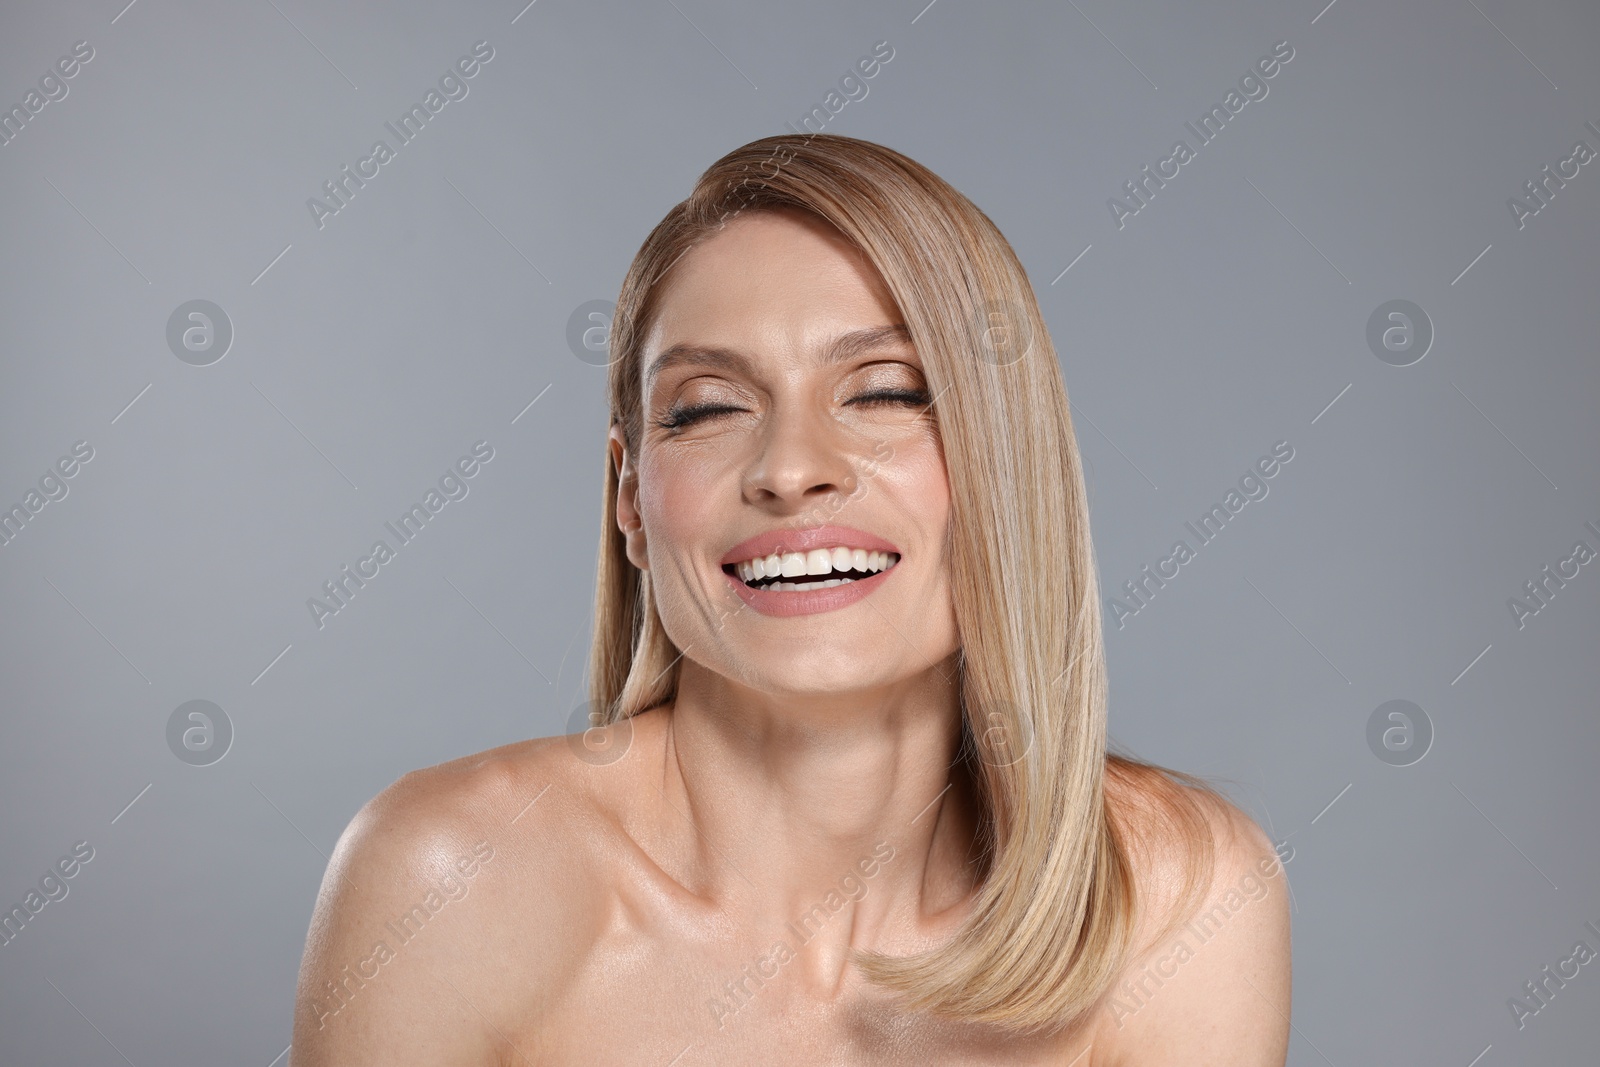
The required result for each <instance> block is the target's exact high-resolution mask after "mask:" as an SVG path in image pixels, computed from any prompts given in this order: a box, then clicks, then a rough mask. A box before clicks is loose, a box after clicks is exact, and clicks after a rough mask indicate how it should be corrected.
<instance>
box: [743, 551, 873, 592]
mask: <svg viewBox="0 0 1600 1067" xmlns="http://www.w3.org/2000/svg"><path fill="white" fill-rule="evenodd" d="M898 562H900V554H899V553H898V552H869V551H867V550H866V549H861V548H854V549H853V548H848V547H846V546H843V545H841V546H839V547H836V548H814V549H812V550H811V551H809V552H774V553H773V554H772V555H770V556H765V557H756V558H755V559H747V560H745V561H743V562H742V563H725V564H723V567H722V570H723V572H724V573H725V574H728V575H731V576H732V577H734V578H737V579H739V580H740V581H741V582H743V583H744V584H745V585H747V586H749V587H750V588H751V589H765V590H774V591H777V592H780V593H799V592H806V591H809V590H813V589H832V588H833V587H835V586H839V585H849V584H850V583H851V582H856V581H860V580H861V579H863V578H870V577H872V576H873V575H874V574H881V573H883V572H885V571H888V570H891V569H893V568H894V565H895V564H896V563H898Z"/></svg>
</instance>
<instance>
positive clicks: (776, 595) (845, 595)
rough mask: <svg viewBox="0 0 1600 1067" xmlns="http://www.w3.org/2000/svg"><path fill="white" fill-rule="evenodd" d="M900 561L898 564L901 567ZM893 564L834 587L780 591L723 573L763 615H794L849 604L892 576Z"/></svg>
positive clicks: (813, 612) (832, 609) (737, 590)
mask: <svg viewBox="0 0 1600 1067" xmlns="http://www.w3.org/2000/svg"><path fill="white" fill-rule="evenodd" d="M898 566H899V563H896V564H895V567H898ZM893 570H894V567H890V568H889V569H888V570H882V571H879V572H878V573H877V574H874V575H873V576H872V577H870V578H857V579H856V580H855V581H853V582H850V583H849V584H848V585H836V586H834V587H833V588H831V589H807V590H787V591H779V590H774V589H752V588H751V587H750V586H748V585H745V584H744V582H743V581H742V580H740V578H739V577H738V576H737V575H733V574H729V573H728V572H727V571H723V572H722V576H723V577H724V578H726V579H728V581H729V582H730V583H732V585H733V590H734V592H736V593H738V594H739V599H741V600H743V601H744V602H745V603H746V604H748V605H750V607H752V608H754V609H755V610H756V611H759V612H760V613H761V614H763V615H772V616H777V617H779V618H786V617H788V616H791V615H815V614H817V613H818V612H822V611H837V610H839V609H840V608H846V607H849V606H850V605H851V604H854V603H855V602H856V601H858V600H860V599H862V598H863V597H865V596H869V595H870V594H871V593H872V592H873V590H875V589H877V588H878V587H879V586H880V585H882V584H883V580H884V579H885V578H887V577H889V574H890V572H891V571H893Z"/></svg>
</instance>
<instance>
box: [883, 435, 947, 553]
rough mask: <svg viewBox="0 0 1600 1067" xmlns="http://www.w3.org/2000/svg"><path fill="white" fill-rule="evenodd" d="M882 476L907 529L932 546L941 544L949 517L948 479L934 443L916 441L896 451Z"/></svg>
mask: <svg viewBox="0 0 1600 1067" xmlns="http://www.w3.org/2000/svg"><path fill="white" fill-rule="evenodd" d="M881 475H882V477H883V478H884V481H885V484H886V486H888V487H889V488H890V489H891V491H892V492H893V494H894V500H895V506H896V507H897V508H900V509H903V512H904V514H905V517H906V518H907V519H909V520H910V526H911V527H912V528H913V529H915V530H918V531H920V532H922V533H924V534H925V535H926V536H927V537H929V538H930V539H931V544H932V545H934V546H937V545H941V544H943V540H944V532H945V525H946V524H947V523H948V521H949V517H950V478H949V475H948V474H947V473H946V472H945V466H944V456H943V455H942V454H941V452H940V450H939V447H938V445H937V443H936V442H933V441H928V440H924V441H917V442H914V443H910V444H907V445H906V446H904V447H902V448H900V449H898V450H897V451H896V453H895V456H894V459H893V460H892V461H890V462H889V463H887V464H885V465H884V467H883V469H882V471H881Z"/></svg>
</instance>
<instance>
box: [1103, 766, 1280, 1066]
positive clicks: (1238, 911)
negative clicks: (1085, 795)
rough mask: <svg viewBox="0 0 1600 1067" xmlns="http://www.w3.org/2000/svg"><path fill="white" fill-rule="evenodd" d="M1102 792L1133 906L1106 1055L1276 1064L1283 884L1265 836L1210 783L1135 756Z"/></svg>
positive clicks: (1108, 1009) (1107, 1019) (1110, 1000)
mask: <svg viewBox="0 0 1600 1067" xmlns="http://www.w3.org/2000/svg"><path fill="white" fill-rule="evenodd" d="M1107 797H1108V801H1109V802H1110V807H1111V809H1112V812H1113V816H1112V817H1113V820H1114V821H1115V823H1116V824H1117V830H1118V835H1119V840H1120V841H1121V842H1122V843H1123V846H1124V851H1125V854H1126V855H1127V857H1128V860H1129V865H1130V868H1131V872H1132V875H1133V883H1134V888H1135V895H1136V897H1137V900H1138V906H1137V908H1136V912H1135V923H1134V927H1133V950H1132V952H1131V953H1130V956H1129V962H1128V964H1127V966H1125V967H1124V969H1123V971H1122V973H1121V974H1120V975H1119V976H1118V979H1117V981H1116V984H1115V986H1114V987H1113V989H1112V990H1111V991H1110V993H1108V995H1107V997H1106V998H1105V1001H1104V1004H1103V1008H1102V1011H1103V1012H1104V1015H1103V1017H1102V1019H1101V1022H1102V1024H1103V1032H1105V1033H1106V1034H1108V1035H1111V1043H1112V1044H1114V1045H1115V1047H1116V1048H1117V1049H1118V1050H1119V1051H1120V1055H1119V1056H1118V1057H1116V1058H1112V1059H1110V1060H1108V1062H1110V1063H1118V1062H1126V1063H1144V1062H1182V1063H1186V1064H1193V1065H1197V1067H1202V1065H1208V1064H1217V1065H1221V1064H1228V1065H1230V1067H1282V1064H1283V1063H1284V1061H1285V1059H1286V1057H1287V1055H1288V1040H1289V999H1290V951H1289V949H1290V944H1289V941H1290V931H1289V893H1288V886H1287V880H1286V875H1285V873H1284V870H1283V866H1282V864H1281V863H1280V862H1279V859H1278V855H1277V852H1276V851H1275V849H1274V848H1273V845H1272V842H1271V840H1270V839H1269V838H1268V837H1267V835H1266V833H1265V832H1263V831H1262V829H1261V827H1260V826H1258V825H1257V824H1256V822H1255V820H1254V819H1252V818H1251V817H1250V816H1249V815H1248V814H1246V813H1245V812H1244V811H1242V810H1240V809H1239V808H1238V807H1237V806H1236V805H1234V804H1232V803H1231V802H1229V801H1228V800H1227V799H1226V798H1224V797H1222V796H1221V795H1220V794H1217V793H1215V792H1212V791H1210V790H1207V789H1202V788H1197V787H1195V786H1192V785H1188V784H1184V783H1181V782H1176V781H1173V780H1172V779H1170V778H1167V777H1166V776H1165V775H1163V774H1162V773H1161V772H1160V771H1159V770H1157V769H1154V768H1147V767H1141V766H1137V765H1130V766H1122V767H1118V768H1117V770H1116V772H1115V773H1108V775H1107Z"/></svg>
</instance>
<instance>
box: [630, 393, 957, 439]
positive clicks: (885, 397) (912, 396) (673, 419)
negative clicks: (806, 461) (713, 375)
mask: <svg viewBox="0 0 1600 1067" xmlns="http://www.w3.org/2000/svg"><path fill="white" fill-rule="evenodd" d="M845 403H847V404H861V403H865V404H869V405H872V406H876V405H878V404H906V405H918V406H921V407H927V406H928V405H929V404H931V403H932V400H931V399H930V398H929V396H928V394H927V393H926V392H924V391H923V390H920V389H878V390H874V391H873V392H870V393H862V394H861V395H860V396H857V397H852V398H851V399H849V400H847V401H845ZM743 410H744V409H743V408H736V407H730V406H729V405H727V404H700V405H696V406H691V407H686V408H673V409H672V410H670V411H668V412H667V417H666V418H664V419H659V420H657V421H656V425H657V426H659V427H661V428H662V429H663V430H681V429H683V428H684V427H686V426H691V425H693V424H694V423H697V422H699V421H700V420H701V419H706V418H710V417H711V416H712V415H723V414H727V413H729V412H733V411H743Z"/></svg>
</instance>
